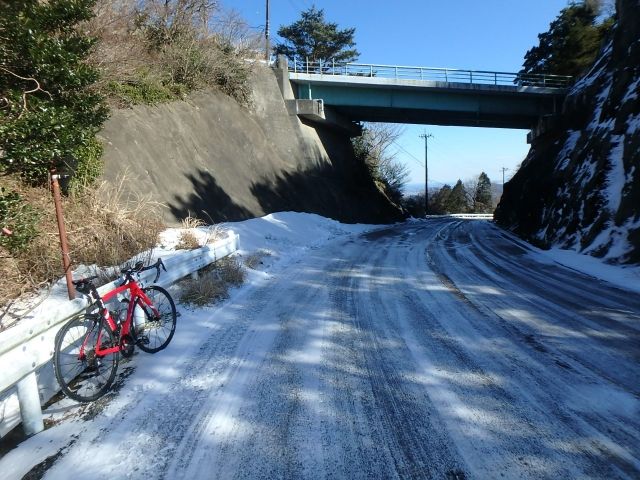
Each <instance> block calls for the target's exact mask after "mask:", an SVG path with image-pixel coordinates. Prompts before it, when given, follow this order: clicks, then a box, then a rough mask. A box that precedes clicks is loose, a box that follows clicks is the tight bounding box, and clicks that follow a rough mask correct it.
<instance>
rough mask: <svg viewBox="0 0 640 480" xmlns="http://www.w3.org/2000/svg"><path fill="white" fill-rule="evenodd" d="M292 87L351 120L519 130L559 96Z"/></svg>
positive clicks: (340, 86) (330, 85)
mask: <svg viewBox="0 0 640 480" xmlns="http://www.w3.org/2000/svg"><path fill="white" fill-rule="evenodd" d="M296 90H297V92H296V93H297V98H300V99H312V98H313V99H322V101H323V102H324V104H325V106H329V107H332V108H333V109H334V110H336V111H337V112H339V113H340V114H342V115H343V116H345V117H346V118H348V119H350V120H352V121H366V122H388V123H412V124H429V125H453V126H471V127H495V128H520V129H531V128H533V127H534V126H535V125H536V123H537V122H538V119H539V118H540V117H542V116H544V115H548V114H551V113H554V112H555V110H556V106H557V105H559V104H560V103H559V99H560V98H561V96H560V95H550V94H535V93H521V92H518V91H517V90H516V89H515V88H513V89H504V88H503V89H500V90H489V89H488V90H487V91H482V90H480V89H468V88H460V89H456V88H451V89H442V88H438V89H435V88H415V87H414V88H401V87H396V88H394V87H392V86H388V85H386V86H363V85H357V86H348V85H344V84H334V83H325V84H323V83H311V82H304V83H302V82H301V83H298V84H297V89H296Z"/></svg>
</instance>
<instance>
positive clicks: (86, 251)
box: [0, 176, 164, 318]
mask: <svg viewBox="0 0 640 480" xmlns="http://www.w3.org/2000/svg"><path fill="white" fill-rule="evenodd" d="M126 184H127V179H126V178H125V177H124V176H123V177H122V178H121V180H120V181H119V182H117V183H116V184H109V183H102V184H100V185H99V186H98V187H97V188H95V189H91V190H90V189H86V190H85V191H84V192H83V193H81V194H78V195H74V196H71V197H66V198H63V201H62V208H63V212H64V216H65V225H66V229H67V235H68V241H69V250H70V256H71V261H72V268H74V267H75V266H77V265H79V264H84V265H96V266H98V267H110V266H116V265H120V264H122V263H123V262H125V261H127V260H129V259H131V258H132V257H134V258H135V259H134V261H135V260H139V259H140V260H146V259H147V257H149V256H150V250H151V249H153V248H154V246H155V245H156V244H157V241H158V234H159V233H160V231H161V230H162V229H163V228H164V224H163V222H162V221H161V215H160V205H159V204H157V203H154V202H152V201H150V199H149V198H143V197H135V198H132V197H129V196H127V195H126V194H125V191H126V189H125V185H126ZM0 185H1V186H5V187H7V188H10V189H12V190H16V191H18V192H19V193H20V194H21V195H22V196H23V198H25V199H26V200H27V202H28V203H29V204H30V205H31V206H32V207H33V208H34V209H36V210H37V211H38V214H39V219H40V220H39V222H38V225H37V229H38V236H37V237H36V238H35V239H34V240H33V241H32V242H31V243H30V244H29V245H28V246H27V248H26V249H24V250H23V251H20V252H19V253H15V254H13V255H11V254H10V253H9V252H7V251H6V250H3V251H0V265H1V266H0V308H1V307H2V306H6V305H8V304H10V302H11V301H12V300H13V299H15V298H17V297H19V296H20V295H22V294H25V293H27V292H33V291H35V290H37V289H38V288H42V287H44V286H47V285H48V284H50V283H51V281H53V280H56V279H58V278H60V277H62V276H63V275H64V272H63V269H62V265H61V255H60V243H59V237H58V230H57V223H56V217H55V211H54V206H53V201H52V197H51V193H50V192H49V190H48V189H47V188H39V187H30V186H25V185H23V184H21V183H20V182H19V181H18V180H16V179H15V178H12V177H6V176H4V177H0ZM141 252H142V254H141ZM141 257H142V258H141ZM5 310H6V309H5ZM1 315H2V314H0V318H1Z"/></svg>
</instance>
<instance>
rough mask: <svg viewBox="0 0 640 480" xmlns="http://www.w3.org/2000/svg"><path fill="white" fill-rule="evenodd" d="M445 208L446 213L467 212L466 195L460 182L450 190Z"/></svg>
mask: <svg viewBox="0 0 640 480" xmlns="http://www.w3.org/2000/svg"><path fill="white" fill-rule="evenodd" d="M446 208H447V212H448V213H466V212H467V211H468V207H467V193H466V189H465V188H464V184H463V183H462V180H458V182H457V183H456V184H455V186H454V187H453V189H452V190H451V193H450V194H449V196H448V198H447V203H446Z"/></svg>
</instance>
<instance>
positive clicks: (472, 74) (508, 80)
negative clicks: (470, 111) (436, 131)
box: [289, 59, 573, 89]
mask: <svg viewBox="0 0 640 480" xmlns="http://www.w3.org/2000/svg"><path fill="white" fill-rule="evenodd" d="M289 72H292V73H305V74H317V75H342V76H350V77H369V78H374V77H375V78H388V79H395V80H422V81H433V82H445V83H465V84H474V85H505V86H506V85H509V86H523V87H547V88H562V89H564V88H568V87H570V86H571V84H572V82H573V77H569V76H564V75H544V74H533V73H508V72H490V71H483V70H460V69H455V68H433V67H407V66H399V65H375V64H367V63H335V62H333V61H329V62H324V61H311V60H308V59H306V60H300V59H294V60H292V61H291V60H290V61H289Z"/></svg>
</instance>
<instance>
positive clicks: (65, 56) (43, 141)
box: [0, 0, 107, 184]
mask: <svg viewBox="0 0 640 480" xmlns="http://www.w3.org/2000/svg"><path fill="white" fill-rule="evenodd" d="M94 4H95V0H57V1H56V2H40V1H37V0H25V1H20V2H3V14H2V15H0V31H1V32H2V37H3V38H2V41H3V43H2V48H0V99H1V100H0V107H2V108H0V151H1V152H2V153H0V155H1V156H2V157H1V159H2V163H1V164H0V169H3V170H4V171H5V172H9V173H17V174H19V175H20V176H21V177H22V178H24V179H26V180H27V181H28V182H31V183H33V184H44V183H45V182H46V180H47V175H48V171H49V169H50V168H51V167H55V168H59V169H62V168H68V169H70V170H71V171H77V170H81V171H82V170H87V169H88V170H93V169H94V168H95V167H94V166H93V165H94V163H95V158H96V157H95V155H94V154H93V153H92V152H94V151H95V149H96V144H95V134H96V133H97V132H98V130H99V128H100V126H101V125H102V123H103V122H104V120H105V119H106V117H107V109H106V107H105V105H104V104H103V102H102V97H101V95H99V94H98V93H96V91H95V90H92V85H93V84H94V83H95V82H96V81H97V79H98V71H97V70H96V69H94V68H92V67H90V66H88V65H87V64H86V63H85V59H86V58H87V57H88V55H89V53H90V51H91V49H92V47H93V45H94V39H92V38H90V37H88V36H87V35H85V34H84V32H81V31H80V30H79V29H77V28H76V26H77V25H78V24H79V23H80V22H82V21H85V20H87V19H89V18H91V16H92V15H93V13H92V7H93V5H94ZM98 157H99V155H98ZM85 163H89V164H90V166H89V167H87V166H85ZM84 180H85V179H83V181H84Z"/></svg>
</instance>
